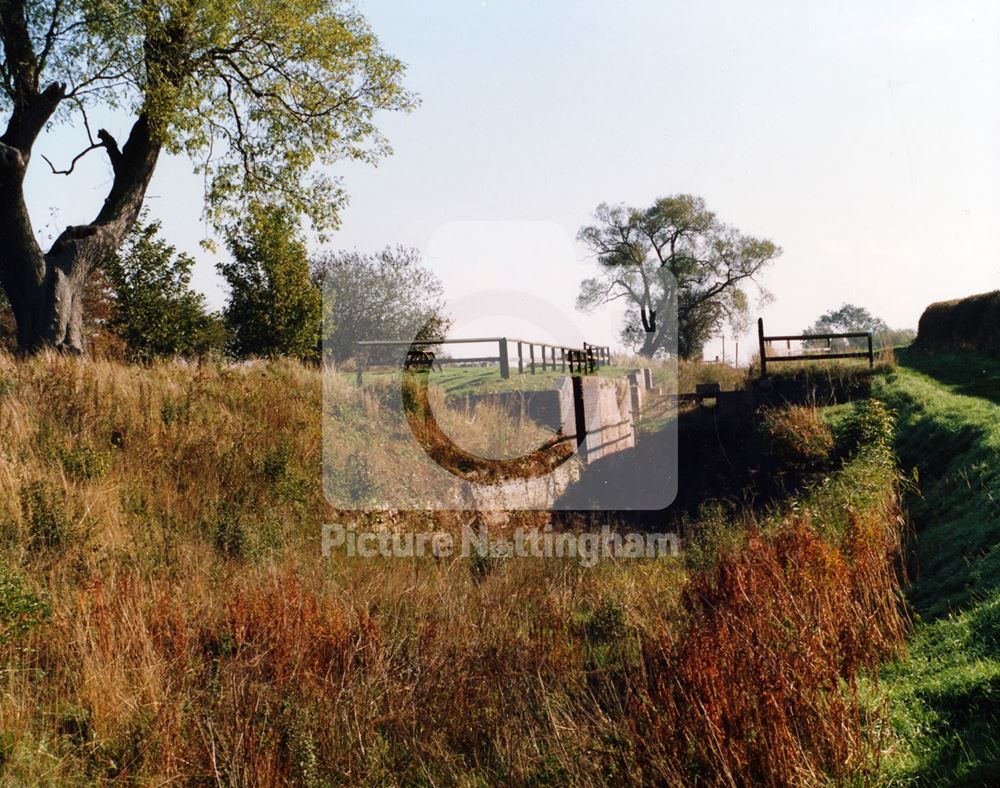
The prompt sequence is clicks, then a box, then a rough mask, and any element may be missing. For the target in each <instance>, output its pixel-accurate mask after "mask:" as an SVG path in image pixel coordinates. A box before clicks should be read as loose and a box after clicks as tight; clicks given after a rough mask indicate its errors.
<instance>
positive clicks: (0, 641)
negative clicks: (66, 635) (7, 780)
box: [0, 564, 50, 765]
mask: <svg viewBox="0 0 1000 788" xmlns="http://www.w3.org/2000/svg"><path fill="white" fill-rule="evenodd" d="M49 612H50V611H49V605H48V603H47V602H45V600H43V599H42V598H41V597H39V596H38V595H37V594H35V593H34V592H32V591H30V590H29V589H28V587H27V584H26V583H25V581H24V579H23V578H21V577H20V576H19V575H17V574H15V573H14V572H13V571H12V570H11V569H10V568H8V567H7V566H5V565H3V564H0V646H5V645H7V644H9V643H13V642H15V641H17V640H20V639H21V638H23V637H24V636H25V635H27V634H28V633H29V632H30V631H31V630H32V629H34V628H35V627H38V626H41V625H42V624H44V623H45V621H46V620H47V619H48V617H49ZM0 765H2V764H0Z"/></svg>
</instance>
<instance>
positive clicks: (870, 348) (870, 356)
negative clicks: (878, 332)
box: [868, 331, 875, 369]
mask: <svg viewBox="0 0 1000 788" xmlns="http://www.w3.org/2000/svg"><path fill="white" fill-rule="evenodd" d="M874 368H875V347H874V345H873V344H872V332H871V331H869V332H868V369H874Z"/></svg>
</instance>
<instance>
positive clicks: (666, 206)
mask: <svg viewBox="0 0 1000 788" xmlns="http://www.w3.org/2000/svg"><path fill="white" fill-rule="evenodd" d="M594 219H595V220H596V224H593V225H589V226H585V227H583V228H581V230H580V233H579V235H578V238H579V240H580V241H582V242H583V243H584V244H586V245H587V246H588V247H589V248H590V250H591V251H592V252H593V253H594V254H596V255H597V259H598V265H599V266H600V269H601V272H600V274H599V275H598V276H597V277H595V278H592V279H586V280H584V281H583V282H582V283H581V285H580V295H579V297H578V298H577V306H578V308H580V309H583V310H586V311H589V310H591V309H594V308H596V307H597V306H599V305H601V304H606V303H608V302H610V301H612V300H615V299H620V298H624V299H625V303H626V304H627V305H628V311H627V312H626V323H625V327H624V329H623V331H622V339H623V341H624V342H625V343H626V344H627V345H629V346H630V347H632V348H633V349H634V350H635V351H636V352H637V353H641V354H642V355H644V356H653V355H655V354H657V353H661V354H662V353H667V352H672V348H673V347H674V346H676V350H677V353H678V354H679V355H680V357H681V358H685V359H687V358H694V357H700V356H701V353H702V350H703V348H704V345H705V342H706V341H707V340H708V338H709V337H710V336H711V335H712V334H713V333H717V332H718V331H719V330H720V329H721V328H722V327H723V326H726V325H728V326H730V327H733V328H740V327H742V325H743V324H744V323H745V321H746V316H747V312H748V308H749V300H748V296H747V293H746V291H745V290H744V287H745V286H746V285H747V284H749V283H750V282H753V281H755V277H756V276H757V275H758V274H759V273H760V272H761V271H762V270H763V269H764V268H765V267H766V266H767V265H768V264H770V263H771V261H773V260H774V259H775V258H776V257H778V256H779V255H780V254H781V249H780V248H779V247H778V246H776V245H775V244H774V243H772V242H771V241H769V240H767V239H764V238H755V237H753V236H749V235H745V234H743V233H741V232H740V231H739V230H737V229H736V228H734V227H731V226H729V225H726V224H724V223H723V222H721V221H720V220H719V219H718V218H717V217H716V216H715V214H714V213H712V212H711V211H709V210H708V209H707V208H706V207H705V201H704V200H702V199H701V198H700V197H694V196H692V195H690V194H680V195H675V196H671V197H661V198H660V199H658V200H656V202H654V203H653V205H651V206H650V207H648V208H644V209H642V208H630V207H627V206H625V205H615V206H611V205H607V204H605V203H602V204H601V205H599V206H598V207H597V210H596V212H595V214H594ZM674 311H676V318H677V319H676V333H675V326H674V325H673V323H674V321H673V320H672V319H671V315H672V313H673V312H674Z"/></svg>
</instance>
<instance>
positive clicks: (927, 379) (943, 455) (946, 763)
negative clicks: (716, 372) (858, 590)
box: [873, 351, 1000, 785]
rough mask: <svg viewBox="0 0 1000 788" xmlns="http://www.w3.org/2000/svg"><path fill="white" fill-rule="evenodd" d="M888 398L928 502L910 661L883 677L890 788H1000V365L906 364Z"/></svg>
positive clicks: (919, 523)
mask: <svg viewBox="0 0 1000 788" xmlns="http://www.w3.org/2000/svg"><path fill="white" fill-rule="evenodd" d="M899 357H900V358H901V360H902V361H901V366H900V369H899V371H898V372H897V374H896V375H895V376H894V377H893V379H892V380H891V382H890V384H889V385H888V386H887V387H886V389H885V391H884V392H882V393H881V396H883V397H885V398H886V400H887V401H888V403H889V404H890V405H891V406H892V408H893V410H894V411H896V412H897V414H898V416H897V418H898V428H897V430H896V434H895V450H896V452H897V453H898V455H899V458H900V462H901V463H902V465H903V467H904V468H914V469H915V470H916V471H917V472H918V475H919V479H920V486H921V490H920V494H919V495H916V496H913V497H912V498H911V500H910V506H909V512H910V516H911V519H912V520H913V523H914V526H915V529H916V531H917V533H916V538H915V540H914V545H913V567H914V570H915V571H914V572H913V574H912V577H913V579H914V582H913V585H912V587H911V589H910V590H909V592H908V597H909V601H910V603H911V604H912V606H913V607H914V609H915V611H916V618H917V622H918V623H917V626H916V629H915V632H914V634H913V636H912V637H911V639H910V644H909V655H908V657H907V658H906V659H904V660H901V661H899V662H898V663H895V664H893V665H890V666H889V667H888V668H886V669H885V670H883V671H882V673H881V675H880V684H879V687H878V688H874V689H873V692H875V693H876V698H875V702H881V697H883V696H884V697H887V698H888V700H889V703H890V706H889V708H890V712H891V715H892V722H893V729H894V732H895V741H893V742H891V744H890V747H889V748H888V750H887V751H889V752H891V753H892V757H891V759H890V760H889V762H888V763H887V764H886V769H887V774H886V778H885V779H886V781H887V782H889V781H891V782H892V783H894V784H903V783H907V784H922V785H943V784H964V785H993V784H996V782H997V778H998V775H1000V770H998V768H997V764H998V763H1000V747H998V744H997V739H996V730H997V727H998V726H1000V702H998V698H1000V639H998V636H997V633H998V629H997V621H998V620H1000V615H998V612H997V611H998V610H1000V503H998V502H1000V402H998V400H1000V396H998V395H997V389H996V386H995V385H990V383H991V382H995V381H996V380H1000V362H998V361H997V360H996V359H991V358H989V357H987V356H983V355H978V354H973V353H969V354H955V355H950V356H934V357H924V356H922V355H920V354H917V353H914V352H912V351H908V352H906V353H901V354H899Z"/></svg>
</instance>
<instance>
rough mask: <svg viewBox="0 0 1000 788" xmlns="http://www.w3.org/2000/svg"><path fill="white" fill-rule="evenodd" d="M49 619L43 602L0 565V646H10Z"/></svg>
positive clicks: (15, 575)
mask: <svg viewBox="0 0 1000 788" xmlns="http://www.w3.org/2000/svg"><path fill="white" fill-rule="evenodd" d="M49 615H50V608H49V605H48V603H47V602H45V600H43V599H42V598H41V597H39V596H38V595H36V594H35V593H33V592H32V591H30V590H28V588H27V586H26V584H25V582H24V580H22V579H21V577H20V576H18V575H17V574H15V573H14V572H12V571H11V570H10V569H9V568H7V567H5V566H4V565H2V564H0V646H5V645H7V644H9V643H14V642H16V641H18V640H20V639H22V638H23V637H25V636H26V635H27V634H28V633H29V632H31V631H32V630H33V629H35V628H36V627H40V626H41V625H43V624H44V623H45V622H46V621H47V620H48V617H49Z"/></svg>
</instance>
